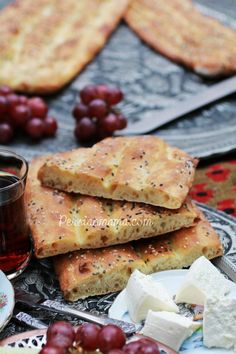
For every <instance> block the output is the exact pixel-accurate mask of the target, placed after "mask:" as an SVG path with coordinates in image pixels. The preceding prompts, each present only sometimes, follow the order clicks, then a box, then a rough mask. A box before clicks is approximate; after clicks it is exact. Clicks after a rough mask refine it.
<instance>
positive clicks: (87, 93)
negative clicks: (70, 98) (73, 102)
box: [80, 85, 97, 104]
mask: <svg viewBox="0 0 236 354" xmlns="http://www.w3.org/2000/svg"><path fill="white" fill-rule="evenodd" d="M96 97H97V87H96V85H87V86H85V87H84V88H83V89H82V90H81V91H80V98H81V101H82V102H83V103H84V104H89V102H91V101H92V100H94V99H95V98H96Z"/></svg>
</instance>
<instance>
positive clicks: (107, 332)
mask: <svg viewBox="0 0 236 354" xmlns="http://www.w3.org/2000/svg"><path fill="white" fill-rule="evenodd" d="M125 340H126V337H125V334H124V332H123V331H122V329H121V328H120V327H118V326H115V325H107V326H104V327H103V328H102V329H101V331H100V333H99V338H98V348H99V349H100V350H101V351H102V352H105V353H106V352H108V351H109V350H112V349H121V348H122V347H123V345H124V344H125Z"/></svg>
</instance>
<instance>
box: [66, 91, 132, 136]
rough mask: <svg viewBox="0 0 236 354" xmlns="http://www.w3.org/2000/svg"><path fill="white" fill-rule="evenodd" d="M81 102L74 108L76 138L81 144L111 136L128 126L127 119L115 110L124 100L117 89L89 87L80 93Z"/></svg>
mask: <svg viewBox="0 0 236 354" xmlns="http://www.w3.org/2000/svg"><path fill="white" fill-rule="evenodd" d="M80 99H81V102H79V103H77V104H76V106H75V107H74V109H73V111H72V114H73V116H74V118H75V119H76V127H75V136H76V138H77V139H78V140H79V141H80V142H89V141H96V140H99V139H103V138H105V137H108V136H111V135H112V134H113V133H114V132H115V131H116V130H121V129H124V128H125V127H126V126H127V119H126V118H125V117H124V116H123V114H122V113H121V112H120V111H119V110H118V109H117V108H114V106H115V105H117V104H118V103H120V102H121V101H122V100H123V93H122V91H121V90H120V89H119V88H117V87H109V86H107V85H88V86H85V87H84V88H83V89H82V90H81V91H80Z"/></svg>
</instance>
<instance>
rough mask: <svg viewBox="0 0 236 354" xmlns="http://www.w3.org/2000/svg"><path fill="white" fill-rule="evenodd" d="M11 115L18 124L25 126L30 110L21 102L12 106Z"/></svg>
mask: <svg viewBox="0 0 236 354" xmlns="http://www.w3.org/2000/svg"><path fill="white" fill-rule="evenodd" d="M10 115H11V118H12V121H13V123H14V124H15V125H16V126H24V125H25V124H26V123H27V121H28V119H29V117H30V110H29V108H28V106H26V105H23V104H20V105H17V106H13V107H12V108H11V111H10Z"/></svg>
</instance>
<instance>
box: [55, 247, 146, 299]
mask: <svg viewBox="0 0 236 354" xmlns="http://www.w3.org/2000/svg"><path fill="white" fill-rule="evenodd" d="M54 265H55V270H56V273H57V275H58V277H59V281H60V285H61V289H62V291H63V294H64V297H65V298H66V299H67V300H70V301H76V300H77V299H79V298H86V297H88V296H93V295H101V294H106V293H109V292H111V291H118V290H121V289H123V288H124V287H125V285H126V283H127V280H128V278H129V276H130V274H131V273H132V271H133V270H134V269H139V270H142V271H143V270H144V269H145V263H144V262H143V261H142V259H141V258H139V257H138V256H137V255H136V253H135V251H134V249H133V247H132V246H131V245H129V244H126V245H120V246H113V247H107V248H101V249H97V250H85V251H78V252H73V253H69V254H67V255H65V256H57V257H55V258H54Z"/></svg>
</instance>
